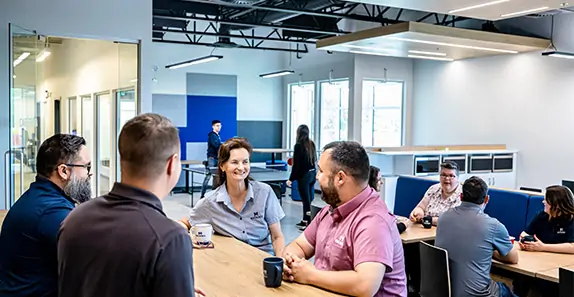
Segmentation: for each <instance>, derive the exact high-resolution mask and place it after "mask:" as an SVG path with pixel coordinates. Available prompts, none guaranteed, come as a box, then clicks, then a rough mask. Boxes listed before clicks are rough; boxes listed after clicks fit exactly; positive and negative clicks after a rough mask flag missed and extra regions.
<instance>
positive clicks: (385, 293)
mask: <svg viewBox="0 0 574 297" xmlns="http://www.w3.org/2000/svg"><path fill="white" fill-rule="evenodd" d="M318 165H319V166H318V168H319V172H318V173H317V181H319V184H320V185H321V191H322V192H323V196H322V199H323V200H324V201H325V202H326V203H327V204H328V206H326V207H324V208H323V209H322V210H321V211H320V212H319V213H318V214H317V216H316V217H315V219H314V220H313V221H312V222H311V224H310V225H309V226H308V227H307V229H305V231H304V232H303V234H301V235H300V236H299V237H298V238H297V239H295V240H294V241H293V242H292V243H291V244H289V245H288V246H287V248H286V249H285V252H284V254H283V256H284V258H285V263H286V265H285V267H284V279H286V280H288V281H296V282H299V283H302V284H309V285H313V286H317V287H321V288H324V289H327V290H330V291H333V292H337V293H341V294H344V295H349V296H377V297H391V296H392V297H406V296H407V285H406V275H405V266H404V258H403V246H402V243H401V239H400V236H399V232H398V230H397V227H396V226H395V217H394V216H393V215H392V214H390V213H389V210H388V209H387V206H386V205H385V203H384V202H383V200H382V199H381V198H380V196H379V194H378V193H377V192H376V191H375V190H374V189H373V188H371V187H369V185H368V181H369V157H368V156H367V152H366V151H365V149H364V148H363V147H362V146H361V145H360V144H358V143H357V142H352V141H341V142H333V143H330V144H328V145H326V146H325V148H324V150H323V153H322V154H321V158H320V159H319V164H318ZM313 256H315V265H313V264H312V263H311V262H309V261H308V260H307V259H309V258H311V257H313Z"/></svg>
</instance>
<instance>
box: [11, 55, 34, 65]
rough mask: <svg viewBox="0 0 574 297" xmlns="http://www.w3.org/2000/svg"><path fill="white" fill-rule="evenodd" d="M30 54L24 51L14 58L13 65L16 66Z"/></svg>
mask: <svg viewBox="0 0 574 297" xmlns="http://www.w3.org/2000/svg"><path fill="white" fill-rule="evenodd" d="M29 55H30V53H29V52H24V53H22V54H21V55H20V56H19V57H18V59H16V61H14V67H16V66H18V64H20V63H22V61H24V60H26V58H28V56H29Z"/></svg>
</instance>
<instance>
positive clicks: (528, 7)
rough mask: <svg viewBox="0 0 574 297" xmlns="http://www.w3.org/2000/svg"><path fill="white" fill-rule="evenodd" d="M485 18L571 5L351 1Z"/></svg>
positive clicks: (510, 0)
mask: <svg viewBox="0 0 574 297" xmlns="http://www.w3.org/2000/svg"><path fill="white" fill-rule="evenodd" d="M350 1H353V2H360V3H368V4H376V5H383V6H390V7H396V8H405V9H411V10H419V11H426V12H436V13H441V14H450V15H457V16H463V17H468V18H474V19H483V20H491V21H496V20H502V19H507V18H513V17H518V16H523V15H528V14H531V13H541V12H545V11H549V10H554V9H559V8H565V7H569V6H570V3H568V2H565V1H563V0H350Z"/></svg>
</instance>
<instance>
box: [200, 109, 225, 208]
mask: <svg viewBox="0 0 574 297" xmlns="http://www.w3.org/2000/svg"><path fill="white" fill-rule="evenodd" d="M211 128H212V129H213V130H212V131H211V132H209V134H207V137H208V138H207V165H206V168H205V179H204V180H203V185H202V187H201V198H203V197H204V196H205V192H206V190H207V184H208V183H209V179H210V178H211V170H210V169H211V168H213V167H217V161H218V160H217V154H218V153H219V147H220V146H221V137H220V136H219V131H221V121H220V120H213V121H211Z"/></svg>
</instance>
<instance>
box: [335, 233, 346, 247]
mask: <svg viewBox="0 0 574 297" xmlns="http://www.w3.org/2000/svg"><path fill="white" fill-rule="evenodd" d="M335 244H336V245H337V246H339V247H340V248H342V247H344V246H345V235H341V236H339V237H338V238H335Z"/></svg>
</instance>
